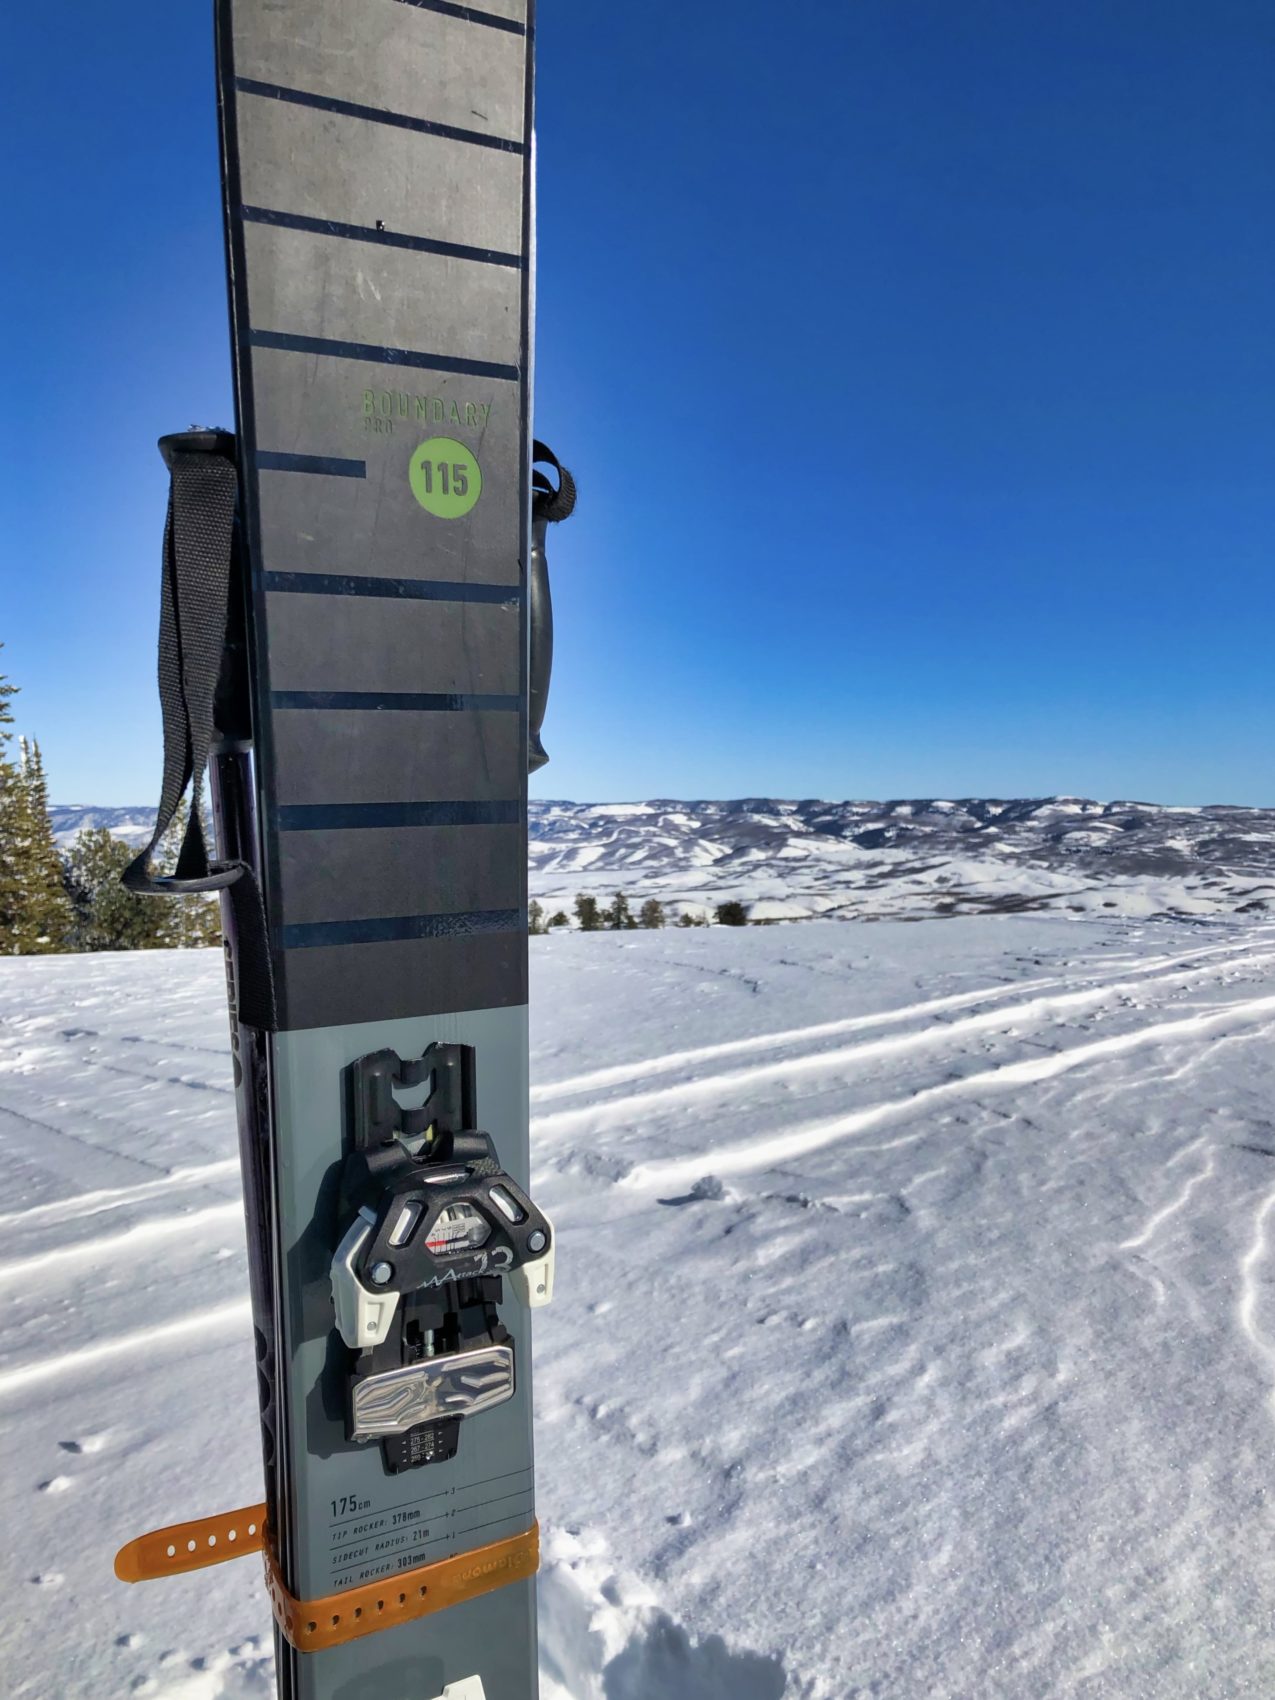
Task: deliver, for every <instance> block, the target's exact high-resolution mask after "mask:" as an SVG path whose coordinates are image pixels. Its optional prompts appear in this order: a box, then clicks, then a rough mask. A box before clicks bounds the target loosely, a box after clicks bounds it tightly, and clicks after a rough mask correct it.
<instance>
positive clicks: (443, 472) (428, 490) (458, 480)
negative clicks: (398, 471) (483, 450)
mask: <svg viewBox="0 0 1275 1700" xmlns="http://www.w3.org/2000/svg"><path fill="white" fill-rule="evenodd" d="M408 477H409V478H410V479H411V484H412V494H413V495H414V496H415V497H416V500H417V501H418V502H419V503H420V505H421V506H422V507H423V508H424V509H425V511H426V512H427V513H431V514H433V515H435V517H436V518H438V519H463V518H464V516H465V515H466V514H467V513H468V512H469V511H470V509H471V508H472V507H473V505H474V503H475V502H476V501H477V500H478V498H479V496H481V495H482V490H483V475H482V470H481V468H480V467H479V465H478V462H477V461H476V460H475V459H474V455H473V451H472V450H471V449H467V448H466V447H465V445H464V443H458V442H457V441H456V439H455V438H454V437H428V438H426V440H425V441H424V442H423V443H422V444H421V445H420V447H419V448H418V449H416V451H415V452H414V453H413V455H412V460H411V465H410V467H409V469H408Z"/></svg>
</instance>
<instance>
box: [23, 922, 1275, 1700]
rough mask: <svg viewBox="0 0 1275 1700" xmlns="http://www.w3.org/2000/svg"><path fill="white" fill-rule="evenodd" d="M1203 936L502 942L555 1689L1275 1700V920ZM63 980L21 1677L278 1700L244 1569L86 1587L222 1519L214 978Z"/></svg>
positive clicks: (245, 1450) (45, 990)
mask: <svg viewBox="0 0 1275 1700" xmlns="http://www.w3.org/2000/svg"><path fill="white" fill-rule="evenodd" d="M865 934H867V936H868V937H867V943H866V944H865V938H864V935H865ZM1217 935H1218V936H1216V937H1214V938H1210V940H1209V942H1207V943H1204V944H1199V943H1197V942H1196V941H1197V940H1198V937H1199V934H1198V931H1196V930H1193V929H1188V928H1187V927H1185V926H1182V927H1174V926H1155V925H1146V926H1140V927H1131V926H1130V925H1129V924H1128V923H1120V924H1110V925H1104V924H1103V923H1073V922H1065V921H1058V920H1052V921H1050V920H1044V921H1042V920H1040V919H1037V918H1032V917H1021V918H1013V919H1010V918H998V919H996V920H991V921H978V922H975V921H962V922H934V923H921V924H919V925H909V926H902V925H891V924H888V923H885V924H881V925H879V926H876V927H873V928H871V929H862V930H860V929H854V928H849V927H845V926H839V925H837V924H836V923H829V924H812V925H810V926H804V927H802V928H800V929H769V930H765V931H761V930H755V929H754V930H750V931H748V932H747V933H745V934H744V935H742V936H741V935H739V934H734V933H732V932H730V931H729V930H727V929H723V930H721V932H720V933H716V934H709V935H698V936H695V937H691V938H677V939H676V941H675V943H676V949H677V955H676V959H675V954H674V950H673V949H672V948H671V945H670V943H669V941H666V940H664V939H662V938H661V937H660V936H659V935H646V936H641V937H639V939H638V941H637V943H636V944H635V943H634V941H633V936H632V935H628V936H627V937H626V936H625V935H600V936H598V937H597V938H596V939H588V940H582V939H577V938H571V939H565V940H557V939H546V940H538V941H533V972H534V980H533V987H534V1001H533V1016H534V1020H535V1023H536V1030H535V1031H536V1036H537V1045H538V1049H537V1050H536V1051H535V1053H534V1055H533V1065H534V1067H535V1069H536V1071H537V1072H539V1073H540V1075H541V1078H540V1079H538V1080H537V1081H536V1082H535V1084H534V1085H533V1089H532V1098H533V1103H534V1105H535V1107H536V1112H537V1113H536V1115H535V1118H534V1121H533V1155H534V1159H535V1164H536V1169H537V1175H536V1179H535V1186H536V1188H538V1189H539V1196H540V1198H541V1201H542V1202H543V1203H544V1205H545V1207H546V1208H547V1209H548V1211H549V1213H550V1214H551V1216H552V1217H553V1218H554V1220H555V1223H556V1225H557V1228H558V1233H559V1250H560V1268H559V1293H558V1297H557V1298H556V1299H555V1304H554V1306H553V1307H551V1309H550V1310H549V1311H548V1312H546V1313H544V1317H543V1319H542V1320H541V1321H540V1322H539V1323H538V1325H537V1327H538V1332H537V1349H536V1356H537V1406H538V1415H539V1421H540V1432H539V1437H538V1455H539V1459H540V1469H541V1485H540V1494H539V1498H540V1512H541V1517H542V1521H543V1522H544V1524H545V1547H544V1565H543V1569H542V1577H541V1594H540V1617H541V1662H542V1689H541V1692H542V1696H543V1700H651V1697H652V1696H654V1695H659V1696H660V1700H780V1697H785V1696H786V1697H787V1700H895V1696H898V1697H899V1700H913V1697H914V1696H915V1697H917V1700H919V1697H920V1696H923V1695H934V1696H941V1697H942V1700H966V1697H967V1696H973V1695H975V1694H977V1695H978V1696H979V1700H1039V1697H1040V1696H1041V1695H1049V1696H1050V1697H1051V1700H1053V1697H1055V1696H1056V1697H1058V1700H1200V1697H1201V1696H1202V1695H1206V1694H1207V1696H1208V1700H1258V1697H1259V1696H1261V1700H1266V1697H1267V1696H1268V1695H1269V1693H1270V1692H1271V1688H1272V1684H1275V1655H1272V1653H1271V1651H1270V1650H1269V1647H1268V1640H1269V1637H1268V1634H1267V1631H1266V1628H1265V1623H1266V1621H1267V1616H1268V1607H1267V1605H1266V1603H1265V1602H1266V1599H1267V1596H1268V1593H1269V1588H1268V1586H1267V1584H1268V1583H1269V1581H1270V1580H1271V1578H1272V1574H1273V1573H1275V1554H1272V1548H1271V1542H1270V1538H1269V1536H1268V1535H1267V1533H1266V1521H1265V1516H1264V1513H1263V1510H1262V1502H1261V1484H1262V1482H1263V1481H1264V1472H1265V1470H1266V1455H1267V1453H1268V1451H1269V1445H1270V1441H1271V1439H1272V1434H1271V1424H1272V1422H1275V1296H1273V1295H1275V1185H1272V1178H1273V1176H1275V1170H1272V1169H1271V1168H1270V1167H1268V1166H1267V1165H1268V1163H1269V1162H1270V1161H1271V1159H1273V1158H1275V1121H1273V1120H1272V1117H1275V1110H1273V1109H1272V1093H1273V1091H1275V1066H1273V1064H1272V1062H1271V1061H1270V1060H1268V1059H1269V1056H1270V1052H1271V1049H1272V1047H1271V1045H1270V1039H1271V1036H1272V1033H1273V1032H1275V967H1273V966H1272V965H1273V964H1275V948H1272V947H1275V929H1272V928H1271V927H1269V926H1266V927H1263V926H1261V925H1252V926H1249V927H1247V928H1241V927H1238V926H1235V927H1226V928H1218V929H1217ZM1091 947H1092V948H1091ZM692 949H694V950H695V951H697V952H698V953H699V955H700V956H701V957H702V958H703V960H702V961H696V962H691V963H686V964H683V962H682V953H689V952H690V951H691V950H692ZM865 950H866V951H868V952H869V956H868V958H867V962H866V968H867V972H866V973H865V971H864V969H865V962H864V956H865ZM851 957H853V958H854V971H853V973H850V972H849V969H848V962H849V959H850V958H851ZM688 968H690V969H692V970H694V972H692V973H688V972H687V969H688ZM84 974H85V982H86V983H85V984H84V985H83V986H81V987H80V988H79V989H78V990H77V994H76V1008H75V1010H74V1020H72V1019H69V1018H68V1007H69V1004H68V992H69V991H70V989H71V987H72V986H73V985H74V984H75V982H74V981H73V980H72V979H71V978H70V977H69V976H68V975H67V973H66V965H65V964H62V963H58V962H56V961H51V962H49V963H47V964H42V963H39V962H18V963H15V964H7V963H0V1071H3V1072H4V1073H5V1076H6V1080H7V1086H6V1093H7V1095H8V1096H9V1097H10V1100H11V1102H10V1105H9V1108H10V1109H11V1110H12V1113H13V1115H14V1116H15V1117H17V1118H20V1119H19V1120H18V1121H16V1122H15V1123H14V1124H13V1129H15V1130H19V1131H13V1130H7V1131H6V1132H5V1133H4V1139H5V1141H6V1143H5V1144H4V1146H3V1154H4V1155H5V1156H6V1157H7V1158H8V1159H9V1161H10V1168H11V1175H10V1188H9V1191H8V1193H7V1195H6V1194H5V1193H3V1192H0V1201H3V1202H4V1204H5V1209H4V1211H3V1213H0V1226H3V1227H4V1229H5V1231H6V1235H7V1236H8V1237H7V1240H6V1245H5V1253H6V1255H5V1257H4V1258H3V1259H2V1260H0V1290H2V1291H3V1294H4V1298H5V1304H6V1329H5V1334H4V1336H3V1339H0V1348H2V1349H3V1352H4V1358H3V1362H2V1363H0V1424H2V1425H3V1428H4V1432H5V1436H6V1444H7V1447H8V1455H9V1457H10V1460H11V1461H12V1463H13V1465H14V1468H13V1470H12V1471H11V1474H12V1477H13V1481H12V1485H11V1486H10V1487H9V1488H8V1489H7V1497H6V1500H5V1501H4V1505H5V1509H6V1511H7V1512H8V1514H9V1518H10V1525H11V1527H15V1528H16V1527H23V1528H24V1530H25V1536H24V1540H23V1543H22V1546H23V1553H22V1556H20V1557H19V1556H18V1555H16V1554H15V1555H12V1558H11V1559H10V1560H9V1561H7V1562H10V1564H11V1574H10V1577H9V1580H10V1586H11V1588H12V1590H13V1591H14V1596H15V1597H17V1598H20V1599H21V1601H22V1605H23V1608H24V1609H23V1610H22V1611H21V1612H19V1613H17V1614H15V1621H12V1622H10V1623H9V1624H8V1625H7V1626H6V1628H5V1630H4V1631H0V1637H2V1645H3V1647H4V1656H5V1660H6V1668H7V1669H8V1670H10V1671H12V1672H13V1673H15V1674H14V1678H13V1681H12V1683H11V1686H10V1690H9V1691H10V1692H12V1693H13V1694H14V1695H15V1697H21V1700H37V1697H38V1700H44V1697H45V1696H46V1695H54V1694H56V1695H57V1696H58V1697H59V1700H64V1697H65V1700H77V1697H78V1696H81V1695H82V1696H84V1697H85V1700H89V1697H90V1696H92V1697H93V1700H98V1697H99V1696H100V1695H102V1694H107V1693H117V1692H118V1693H122V1694H123V1693H136V1694H139V1695H145V1696H149V1697H152V1700H246V1697H256V1696H261V1697H268V1696H269V1695H270V1694H272V1693H273V1674H272V1660H271V1654H270V1646H269V1636H268V1634H267V1633H266V1626H267V1625H268V1611H267V1610H266V1608H265V1607H264V1603H263V1596H262V1594H261V1590H260V1583H259V1578H258V1573H257V1568H256V1566H254V1565H251V1564H249V1565H227V1566H223V1567H219V1568H218V1569H217V1570H215V1571H210V1572H205V1573H203V1575H202V1577H201V1578H189V1579H173V1580H172V1581H170V1582H167V1583H164V1584H154V1585H152V1586H151V1587H149V1588H139V1589H122V1588H120V1587H119V1585H117V1584H115V1583H114V1581H113V1579H112V1578H111V1575H110V1557H111V1553H112V1551H113V1548H114V1546H115V1545H116V1544H118V1543H119V1542H120V1541H122V1540H123V1539H125V1538H127V1537H128V1536H129V1535H132V1534H135V1533H137V1532H138V1531H139V1530H140V1529H143V1528H146V1527H155V1526H160V1525H163V1524H165V1523H168V1522H171V1521H174V1520H175V1519H177V1518H180V1517H184V1516H188V1515H197V1514H199V1513H201V1512H205V1511H210V1510H215V1509H218V1508H220V1507H222V1506H225V1505H234V1504H242V1503H247V1502H249V1501H250V1500H252V1499H253V1498H255V1497H257V1493H258V1491H259V1489H258V1481H259V1476H258V1471H259V1464H258V1460H257V1456H256V1453H255V1394H254V1389H253V1374H252V1349H251V1342H250V1329H249V1309H248V1304H247V1299H246V1277H245V1269H244V1259H243V1255H242V1229H241V1226H240V1221H241V1208H240V1205H239V1202H238V1198H237V1174H238V1159H237V1157H236V1156H235V1155H234V1152H235V1131H234V1125H233V1111H232V1106H231V1104H230V1103H229V1101H228V1100H226V1098H225V1092H224V1088H225V1087H226V1086H228V1081H229V1069H228V1057H227V1052H226V1050H225V1049H222V1050H220V1051H219V1050H218V1048H217V1046H216V1044H215V1043H213V1042H208V1041H209V1040H215V1039H216V1038H217V1037H218V1036H219V1034H220V1032H221V1030H222V1023H223V1022H224V1014H223V1010H222V1005H221V996H222V987H221V970H220V960H219V957H218V956H217V953H214V952H209V953H199V954H191V955H187V956H181V955H176V954H175V955H172V956H167V955H161V954H160V953H155V954H154V955H152V956H150V960H143V959H139V958H137V957H134V958H118V959H114V960H113V961H111V962H109V963H108V962H105V961H104V960H103V959H101V958H97V959H85V968H84ZM843 987H844V988H845V995H844V996H843V995H842V988H843ZM865 987H868V988H871V990H872V992H873V993H874V994H875V995H876V996H877V997H878V998H879V1007H877V1008H871V1007H868V1008H864V1007H863V1006H862V999H863V996H864V988H865ZM752 988H756V990H754V989H752ZM918 992H919V993H920V994H921V995H919V996H918V995H917V994H918ZM852 996H853V998H854V999H855V1000H857V1006H856V1005H855V1004H851V1007H849V1008H847V1007H846V1006H847V1003H850V1001H851V997H852ZM117 1020H118V1028H119V1030H118V1031H115V1030H114V1028H115V1023H116V1021H117ZM759 1022H760V1023H762V1025H763V1030H762V1031H759V1032H753V1031H751V1029H752V1028H753V1027H755V1026H757V1024H758V1023H759ZM77 1023H79V1025H77ZM732 1027H733V1030H732ZM541 1033H543V1035H544V1040H541V1039H540V1038H539V1034H541ZM550 1039H551V1040H552V1041H553V1047H554V1048H553V1050H552V1052H551V1053H550V1052H548V1051H547V1050H546V1048H545V1047H546V1044H547V1042H548V1041H549V1040H550ZM639 1041H642V1043H645V1048H647V1049H649V1051H650V1052H651V1054H650V1055H649V1056H647V1057H642V1056H640V1055H637V1056H636V1057H635V1056H634V1054H633V1053H634V1050H635V1049H638V1050H640V1049H641V1048H642V1043H639ZM647 1041H649V1043H647ZM608 1047H610V1048H611V1049H610V1059H608V1055H607V1052H608ZM170 1052H182V1053H183V1054H187V1055H188V1054H191V1053H200V1054H207V1055H208V1057H209V1059H210V1060H209V1064H208V1069H207V1073H208V1080H207V1082H203V1081H197V1080H194V1079H192V1078H189V1077H184V1076H183V1075H182V1074H181V1073H180V1071H173V1070H171V1069H170V1068H167V1067H166V1064H165V1061H164V1059H165V1057H166V1055H167V1054H168V1053H170ZM625 1052H627V1053H628V1055H629V1060H625V1058H624V1053H625ZM217 1055H220V1056H222V1057H225V1058H227V1073H226V1079H225V1081H222V1080H221V1079H220V1078H218V1076H217V1070H216V1066H215V1062H214V1061H213V1060H212V1059H213V1058H215V1057H216V1056H217ZM68 1056H73V1057H74V1068H73V1070H72V1071H71V1072H70V1074H69V1075H68V1074H67V1072H66V1058H67V1057H68ZM130 1059H131V1060H130ZM546 1063H547V1064H548V1065H549V1066H552V1067H553V1068H555V1069H557V1068H562V1069H563V1072H562V1075H561V1077H560V1078H559V1079H557V1080H553V1079H545V1078H543V1076H544V1073H545V1067H546ZM581 1065H587V1066H581ZM192 1086H195V1087H199V1088H200V1090H198V1091H192V1090H191V1088H192ZM209 1087H216V1088H217V1091H216V1093H214V1092H211V1091H209V1090H207V1088H209ZM214 1097H217V1098H220V1100H221V1101H219V1102H216V1103H210V1104H207V1105H202V1106H200V1107H199V1108H198V1109H196V1107H195V1105H194V1104H193V1103H192V1100H196V1099H209V1100H211V1099H213V1098H214ZM37 1109H38V1113H39V1116H40V1118H41V1120H42V1121H43V1122H45V1123H47V1130H46V1129H45V1128H42V1127H40V1126H39V1125H37V1124H36V1122H35V1120H34V1117H33V1114H32V1112H33V1111H35V1110H37ZM96 1112H100V1113H96ZM192 1117H193V1118H195V1119H194V1120H193V1121H192V1119H191V1118H192ZM90 1120H91V1125H92V1141H91V1142H82V1143H81V1144H80V1146H79V1147H78V1150H79V1153H80V1155H79V1156H76V1157H74V1158H72V1157H71V1155H69V1153H70V1149H71V1146H70V1144H61V1143H59V1140H58V1137H57V1136H58V1135H59V1134H65V1136H66V1139H67V1140H68V1141H71V1142H73V1141H74V1138H75V1135H76V1129H77V1126H79V1127H83V1126H85V1125H87V1123H88V1122H89V1121H90ZM24 1127H25V1128H29V1134H24V1133H22V1132H21V1131H20V1130H21V1129H22V1128H24ZM192 1128H197V1129H198V1135H197V1138H198V1144H197V1146H196V1145H193V1144H192V1139H191V1129H192ZM873 1134H877V1135H878V1137H877V1138H876V1139H875V1140H874V1139H872V1138H871V1137H864V1136H872V1135H873ZM152 1135H153V1138H152V1137H151V1136H152ZM111 1139H115V1140H116V1141H117V1147H116V1148H110V1147H109V1146H106V1147H104V1148H103V1149H102V1150H100V1151H97V1150H96V1149H95V1146H94V1143H93V1142H96V1141H109V1140H111ZM204 1152H207V1153H208V1160H206V1161H205V1160H202V1159H203V1153H204ZM192 1157H194V1158H195V1159H197V1160H192ZM139 1164H140V1165H141V1166H142V1168H143V1169H144V1170H145V1169H150V1170H152V1171H154V1170H156V1169H158V1170H159V1171H160V1172H158V1173H153V1174H152V1175H151V1176H150V1177H149V1178H146V1179H139V1180H137V1181H136V1182H134V1183H133V1184H121V1185H111V1184H106V1185H104V1184H101V1182H102V1180H103V1179H106V1180H114V1179H116V1178H119V1177H121V1176H126V1175H127V1173H128V1170H129V1167H130V1166H131V1167H132V1172H133V1173H134V1174H136V1173H137V1166H138V1165H139ZM77 1165H78V1167H77ZM77 1178H78V1185H77ZM19 1188H21V1192H19V1191H18V1189H19ZM24 1194H25V1199H26V1202H24V1203H20V1202H18V1200H19V1198H20V1197H22V1196H23V1195H24ZM1130 1275H1131V1276H1133V1277H1134V1279H1132V1280H1130V1279H1128V1277H1129V1276H1130ZM652 1369H654V1370H655V1372H656V1373H654V1374H652V1373H651V1372H652ZM192 1464H194V1466H195V1468H194V1469H193V1470H192ZM619 1554H623V1555H624V1557H623V1562H622V1563H621V1562H620V1561H619V1560H618V1559H617V1557H616V1555H619ZM71 1598H74V1599H75V1601H76V1604H77V1607H78V1611H79V1618H80V1621H79V1626H78V1628H77V1631H76V1636H75V1640H74V1643H72V1641H71V1639H70V1637H69V1635H68V1632H67V1630H66V1627H65V1620H64V1611H65V1604H66V1602H67V1601H68V1600H69V1599H71ZM59 1601H60V1602H61V1607H60V1606H59ZM196 1601H198V1605H196V1603H195V1602H196ZM1210 1602H1211V1603H1210Z"/></svg>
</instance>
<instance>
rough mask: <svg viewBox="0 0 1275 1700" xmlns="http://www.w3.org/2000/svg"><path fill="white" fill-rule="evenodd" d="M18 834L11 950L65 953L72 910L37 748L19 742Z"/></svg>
mask: <svg viewBox="0 0 1275 1700" xmlns="http://www.w3.org/2000/svg"><path fill="white" fill-rule="evenodd" d="M19 747H20V749H21V752H22V757H21V765H20V768H19V773H18V780H19V783H18V794H19V822H20V824H19V828H18V838H17V842H16V850H17V856H18V862H19V869H20V874H21V882H22V891H21V902H20V906H19V909H18V913H17V924H16V926H15V928H14V931H13V935H12V936H13V940H14V943H13V948H14V949H15V950H17V951H20V952H21V953H22V954H23V955H47V954H48V953H49V952H51V951H60V950H65V949H66V948H67V945H68V943H69V937H70V932H71V922H72V916H71V905H70V903H69V902H68V901H67V896H66V891H65V888H64V886H63V879H62V861H61V858H60V857H59V855H58V851H57V845H56V844H55V843H54V841H53V823H52V822H51V821H50V819H49V788H48V782H47V780H46V779H45V775H44V760H43V758H42V756H41V754H40V746H39V744H37V743H34V742H32V743H30V744H28V742H27V740H26V739H25V738H22V739H20V740H19Z"/></svg>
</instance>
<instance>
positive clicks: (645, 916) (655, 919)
mask: <svg viewBox="0 0 1275 1700" xmlns="http://www.w3.org/2000/svg"><path fill="white" fill-rule="evenodd" d="M639 919H640V921H641V923H642V925H643V926H644V927H662V926H663V925H664V905H663V904H662V903H661V902H660V901H659V899H658V898H655V897H648V898H647V900H646V902H645V903H644V904H643V905H642V908H641V910H640V911H639Z"/></svg>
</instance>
